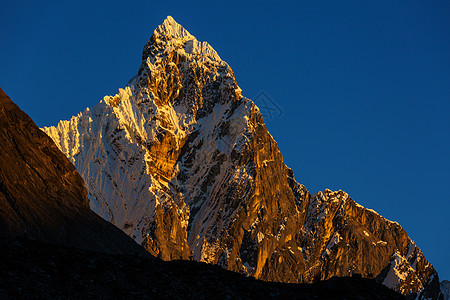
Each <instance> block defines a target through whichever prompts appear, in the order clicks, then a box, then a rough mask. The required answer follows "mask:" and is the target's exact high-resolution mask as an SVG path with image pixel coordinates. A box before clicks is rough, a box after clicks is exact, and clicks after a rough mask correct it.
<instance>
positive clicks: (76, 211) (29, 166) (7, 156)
mask: <svg viewBox="0 0 450 300" xmlns="http://www.w3.org/2000/svg"><path fill="white" fill-rule="evenodd" d="M0 145H1V146H0V236H1V237H15V236H25V237H27V238H30V239H35V240H39V241H43V242H49V243H54V244H60V245H66V246H70V247H77V248H84V249H89V250H95V251H101V252H106V253H137V252H139V253H144V251H143V250H142V248H141V247H140V246H139V245H137V244H136V243H135V242H134V241H133V240H132V239H131V238H129V237H128V236H126V235H125V234H124V233H123V232H122V231H120V230H118V229H117V228H116V227H115V226H113V225H111V224H110V223H108V222H106V221H104V220H103V219H102V218H100V217H99V216H97V215H96V214H95V213H93V212H92V211H91V210H90V209H89V205H88V199H87V192H86V190H85V188H84V182H83V179H82V178H81V177H80V175H79V174H78V172H77V171H76V169H75V167H74V166H73V165H72V164H71V163H70V161H69V160H68V159H67V158H66V157H65V156H64V154H62V153H61V151H59V150H58V148H57V147H56V145H55V144H54V142H53V141H52V140H51V139H50V138H49V137H48V136H47V135H46V134H45V133H43V132H42V131H41V130H40V129H39V128H38V127H37V126H36V125H35V124H34V122H33V120H31V118H30V117H29V116H28V115H26V114H25V113H24V112H23V111H22V110H21V109H20V108H19V107H18V106H17V105H16V104H14V103H13V102H12V101H11V99H10V98H9V97H8V96H7V95H6V94H5V92H4V91H3V90H1V89H0Z"/></svg>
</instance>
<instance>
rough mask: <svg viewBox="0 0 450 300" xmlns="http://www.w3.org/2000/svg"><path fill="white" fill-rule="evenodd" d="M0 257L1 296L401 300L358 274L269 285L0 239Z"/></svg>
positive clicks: (202, 267) (199, 268)
mask: <svg viewBox="0 0 450 300" xmlns="http://www.w3.org/2000/svg"><path fill="white" fill-rule="evenodd" d="M0 256H1V257H2V259H1V260H0V278H2V280H0V298H2V299H8V298H14V299H16V298H46V299H56V298H60V299H61V298H62V299H67V298H68V299H81V298H82V299H86V298H100V299H111V298H114V299H117V298H131V299H147V298H150V299H161V298H162V299H212V298H216V299H404V297H403V296H402V295H400V294H398V293H396V292H394V291H393V290H391V289H389V288H387V287H385V286H383V285H381V284H377V283H376V282H375V281H373V280H370V279H363V278H360V277H340V278H338V277H334V278H331V279H329V280H327V281H323V282H318V283H314V284H288V283H273V282H272V283H270V282H264V281H261V280H255V279H253V278H251V277H246V276H244V275H240V274H237V273H235V272H231V271H226V270H224V269H222V268H220V267H218V266H214V265H209V264H205V263H198V262H193V261H171V262H164V261H162V260H160V259H155V258H144V257H138V256H130V255H128V256H127V255H110V254H102V253H98V252H91V251H84V250H77V249H73V248H67V247H61V246H54V245H53V246H49V245H46V244H43V243H40V242H35V241H34V242H33V241H27V240H17V239H16V240H5V239H4V240H1V241H0Z"/></svg>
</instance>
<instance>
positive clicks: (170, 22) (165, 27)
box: [153, 16, 194, 39]
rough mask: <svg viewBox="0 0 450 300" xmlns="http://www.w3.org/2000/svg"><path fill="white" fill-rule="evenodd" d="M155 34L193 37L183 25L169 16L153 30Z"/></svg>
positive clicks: (170, 36) (171, 36)
mask: <svg viewBox="0 0 450 300" xmlns="http://www.w3.org/2000/svg"><path fill="white" fill-rule="evenodd" d="M153 35H155V36H164V37H168V38H176V39H179V38H188V39H191V38H194V36H192V35H191V34H190V33H189V32H188V31H187V30H186V29H185V28H184V27H183V26H181V25H180V24H178V23H177V22H176V21H175V20H174V19H173V18H172V17H171V16H167V17H166V19H165V20H164V22H162V24H161V25H159V26H158V27H157V28H156V29H155V31H154V32H153Z"/></svg>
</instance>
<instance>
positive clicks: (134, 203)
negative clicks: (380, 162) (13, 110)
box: [43, 17, 439, 298]
mask: <svg viewBox="0 0 450 300" xmlns="http://www.w3.org/2000/svg"><path fill="white" fill-rule="evenodd" d="M43 130H44V131H45V132H46V133H47V134H49V135H50V136H51V137H52V138H53V139H54V141H55V142H56V143H57V145H58V146H59V147H60V149H61V150H62V151H63V152H64V153H65V154H66V155H67V156H68V157H69V159H70V160H71V161H72V162H73V163H74V164H75V166H76V168H77V169H78V170H79V171H80V173H81V175H82V177H83V178H84V180H85V181H86V184H87V186H88V189H89V199H90V205H91V208H92V209H93V210H94V211H96V212H97V213H98V214H99V215H101V216H102V217H104V218H105V219H106V220H109V221H111V222H112V223H113V224H115V225H116V226H118V227H119V228H122V229H123V230H124V231H125V232H126V233H127V234H129V235H130V236H131V237H133V238H135V240H136V241H137V242H139V243H141V244H142V245H144V246H145V247H146V248H147V249H148V251H149V252H150V253H152V254H154V255H157V256H159V257H161V258H163V259H165V260H170V259H177V258H183V259H186V258H189V257H191V256H192V257H193V259H194V260H197V261H202V262H208V263H212V264H217V265H219V266H222V267H223V268H225V269H228V270H232V271H235V272H240V273H244V274H247V275H251V276H254V277H256V278H261V279H264V280H267V281H280V282H314V281H316V280H325V279H329V278H331V277H333V276H351V275H354V274H361V275H362V276H363V277H365V278H376V279H377V280H378V281H379V282H382V283H383V284H385V285H386V286H388V287H391V288H393V289H395V290H397V291H400V292H402V293H403V294H405V295H410V296H411V297H414V296H415V295H416V294H417V293H422V296H423V295H428V296H429V297H431V298H437V297H438V294H439V279H438V276H437V273H436V271H435V270H434V268H433V266H432V265H431V264H430V263H429V262H428V261H427V260H426V259H425V257H424V255H423V253H422V251H421V250H420V249H419V248H418V247H416V245H415V244H414V242H413V241H412V240H411V239H410V238H409V237H408V235H407V234H406V232H405V231H404V230H403V228H402V227H401V226H400V225H399V224H397V223H395V222H391V221H388V220H386V219H384V218H383V217H381V216H380V215H378V214H377V213H375V212H374V211H372V210H369V209H365V208H363V207H362V206H360V205H358V204H356V203H355V202H354V201H353V200H352V199H351V198H350V197H349V196H348V195H347V194H346V193H344V192H342V191H338V192H332V191H329V190H326V191H324V192H319V193H316V194H313V195H311V194H310V193H309V192H308V190H307V189H306V188H305V187H304V186H303V185H302V184H299V183H298V182H297V181H296V180H295V178H294V174H293V172H292V170H291V169H289V168H288V167H287V166H286V165H285V164H284V162H283V157H282V155H281V153H280V151H279V149H278V147H277V144H276V142H275V141H274V139H273V138H272V136H271V135H270V134H269V132H268V130H267V128H266V126H265V124H264V121H263V118H262V115H261V113H260V111H259V109H258V108H257V107H256V106H255V104H254V103H253V102H252V101H251V100H249V99H247V98H245V97H243V96H242V95H241V89H240V88H239V86H238V85H237V83H236V80H235V78H234V74H233V71H232V69H231V68H230V67H229V66H228V64H227V63H226V62H224V61H223V60H221V59H220V57H219V56H218V54H217V53H216V51H214V49H213V48H212V47H211V46H210V45H209V44H207V43H206V42H203V43H202V42H199V41H197V40H196V39H195V37H193V36H192V35H191V34H190V33H189V32H187V31H186V30H185V29H184V28H183V27H181V26H180V25H179V24H177V23H176V22H175V21H174V20H173V19H172V18H171V17H168V18H167V19H166V20H165V21H164V23H163V24H162V25H160V26H159V27H158V28H157V29H156V30H155V32H154V33H153V35H152V37H151V38H150V40H149V42H148V43H147V44H146V45H145V47H144V51H143V57H142V64H141V66H140V68H139V72H138V75H137V76H135V77H134V78H133V79H132V80H130V82H129V84H128V85H127V86H126V87H125V88H124V89H119V92H118V94H117V95H115V96H107V97H105V98H104V99H103V100H102V101H101V102H100V103H99V104H97V105H96V106H94V107H93V108H92V109H91V110H89V109H86V110H85V111H84V112H82V113H80V114H79V115H78V116H75V117H72V119H71V120H70V121H61V122H60V123H59V124H58V126H57V127H48V128H47V127H46V128H44V129H43ZM305 176H306V174H305Z"/></svg>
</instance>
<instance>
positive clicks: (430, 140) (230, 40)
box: [0, 0, 450, 279]
mask: <svg viewBox="0 0 450 300" xmlns="http://www.w3.org/2000/svg"><path fill="white" fill-rule="evenodd" d="M44 2H45V4H44ZM92 2H93V1H92ZM158 2H159V3H155V2H150V1H146V2H139V1H132V2H129V1H127V2H125V1H95V3H91V1H70V2H68V1H67V2H65V1H29V2H26V1H20V0H19V1H8V2H6V1H3V3H2V5H1V6H2V9H1V10H0V36H1V47H0V65H1V68H0V86H1V87H2V88H3V89H4V90H5V91H6V93H7V94H9V96H11V98H12V99H13V100H14V101H15V102H16V103H17V104H18V105H19V106H20V107H21V108H22V109H23V110H24V111H25V112H26V113H28V114H29V115H30V116H31V117H32V118H33V119H34V120H35V122H36V123H37V124H38V125H39V126H44V125H55V124H56V123H57V121H58V120H60V119H67V118H69V117H70V116H72V115H74V114H77V113H78V112H79V111H81V110H84V109H85V108H86V107H88V106H89V107H90V106H93V105H94V104H96V103H97V102H98V101H100V99H101V98H103V96H104V95H106V94H114V93H115V92H116V91H117V89H118V88H119V87H123V86H124V85H125V84H126V83H127V81H128V79H130V78H131V77H132V76H133V75H135V74H136V72H137V70H138V67H139V65H140V59H141V51H142V48H143V46H144V45H145V43H146V42H147V40H148V39H149V37H150V36H151V34H152V32H153V30H154V29H155V27H156V26H157V25H158V24H160V23H161V22H162V21H163V20H164V18H165V17H166V16H167V15H172V16H173V17H174V18H175V20H176V21H177V22H179V23H180V24H182V25H183V26H184V27H186V29H187V30H189V31H190V32H191V33H192V34H193V35H195V36H196V37H197V39H199V40H201V41H205V40H206V41H208V42H209V43H210V44H211V45H212V46H213V47H214V48H215V49H216V50H217V52H218V53H219V55H220V56H221V57H222V59H224V60H225V61H227V62H228V63H229V64H230V65H231V67H232V68H233V70H234V72H235V75H236V79H237V81H238V83H239V85H240V87H241V88H242V89H243V94H244V95H245V96H246V97H248V98H251V99H255V97H256V96H257V95H258V94H259V93H260V92H261V91H265V93H266V95H268V96H269V97H270V99H271V101H272V102H270V101H268V102H267V104H269V105H270V107H271V108H273V109H278V108H279V109H280V112H281V113H280V114H278V113H274V114H273V115H272V116H271V117H270V116H269V115H268V114H267V113H268V111H266V115H267V117H266V123H267V125H268V128H269V130H270V132H271V134H272V135H273V136H274V138H275V140H276V141H277V142H278V145H279V147H280V149H281V151H282V153H283V155H284V159H285V162H286V164H287V165H288V166H290V167H291V168H293V170H294V172H295V174H296V178H297V180H298V181H299V182H301V183H303V184H305V185H306V187H307V188H308V189H309V190H310V191H311V192H315V191H318V190H323V189H325V188H330V189H333V190H338V189H342V190H344V191H346V192H348V193H349V194H350V195H351V196H352V198H353V199H354V200H356V201H357V202H359V203H360V204H362V205H364V206H366V207H368V208H372V209H375V210H376V211H377V212H379V213H380V214H381V215H383V216H384V217H386V218H388V219H390V220H395V221H398V222H399V223H400V224H401V225H402V226H403V227H404V228H405V229H406V230H407V232H408V233H409V235H410V236H411V237H412V239H413V240H415V242H416V244H417V245H418V246H419V247H420V248H421V249H422V250H423V251H424V253H425V256H426V257H427V258H428V259H429V260H430V261H431V263H432V264H433V265H434V266H435V267H436V269H437V270H438V272H439V274H440V277H441V279H450V257H449V249H450V233H449V229H450V217H449V216H450V192H449V191H447V190H448V189H450V2H449V1H384V0H381V1H372V2H369V1H295V2H292V3H289V4H284V5H282V4H281V2H279V3H276V5H274V4H273V3H274V2H273V1H258V2H254V3H250V2H248V3H246V2H244V1H237V2H232V1H220V2H219V3H213V2H211V1H204V2H201V1H199V2H195V1H181V2H176V1H158ZM255 3H257V4H255ZM375 3H376V4H375ZM258 101H259V103H258ZM256 102H257V104H260V105H261V106H264V103H262V98H257V99H256ZM263 112H264V109H263Z"/></svg>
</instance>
